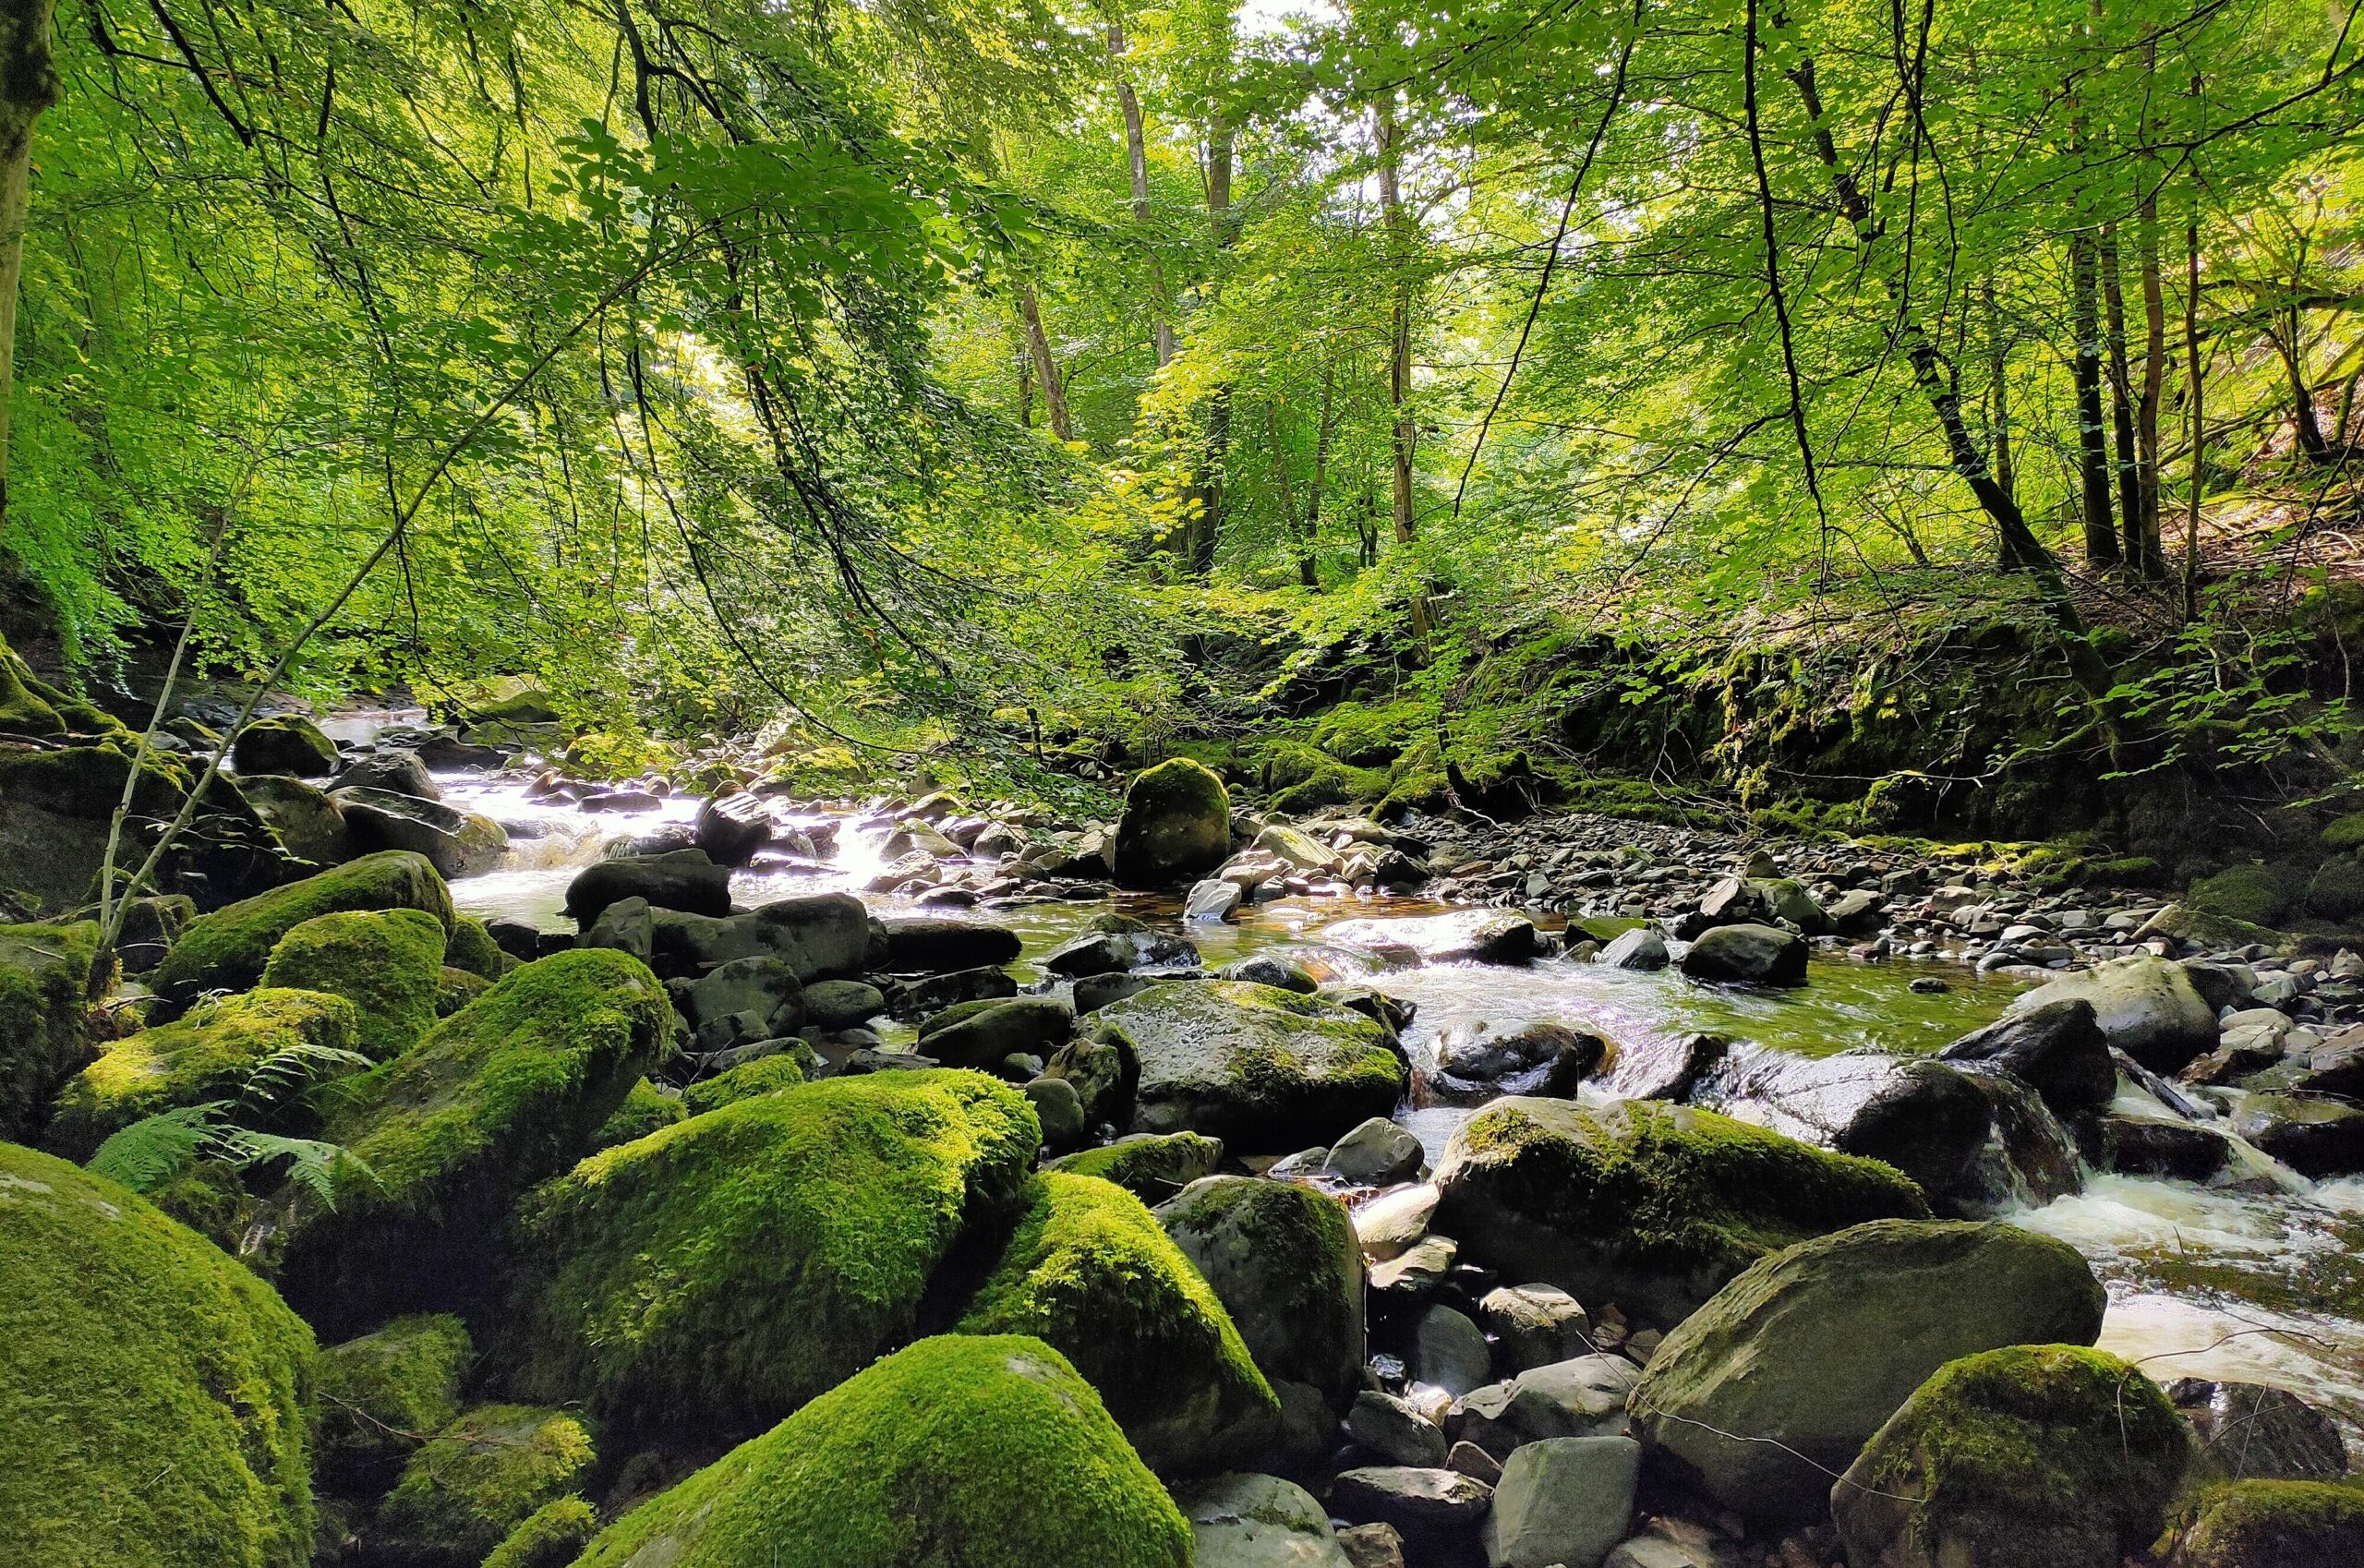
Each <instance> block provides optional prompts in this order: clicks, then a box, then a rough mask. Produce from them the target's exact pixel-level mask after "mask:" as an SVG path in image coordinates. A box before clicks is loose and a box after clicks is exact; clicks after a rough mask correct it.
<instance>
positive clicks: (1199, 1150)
mask: <svg viewBox="0 0 2364 1568" xmlns="http://www.w3.org/2000/svg"><path fill="white" fill-rule="evenodd" d="M1222 1161H1223V1145H1222V1144H1221V1143H1218V1142H1217V1141H1215V1140H1213V1139H1212V1138H1201V1137H1200V1136H1199V1135H1198V1134H1197V1133H1195V1132H1171V1133H1148V1132H1136V1133H1130V1134H1128V1135H1127V1136H1125V1137H1123V1138H1120V1139H1118V1140H1116V1142H1114V1143H1110V1144H1106V1145H1104V1146H1102V1147H1101V1148H1098V1149H1086V1150H1083V1151H1081V1152H1079V1153H1074V1154H1068V1155H1065V1156H1063V1157H1061V1158H1059V1159H1056V1160H1053V1161H1052V1162H1051V1163H1050V1164H1048V1165H1046V1166H1044V1167H1043V1168H1044V1169H1046V1170H1060V1171H1073V1172H1075V1173H1076V1174H1077V1175H1078V1176H1099V1177H1102V1178H1103V1179H1104V1180H1107V1181H1113V1182H1115V1183H1116V1185H1117V1186H1118V1187H1121V1188H1124V1189H1125V1190H1126V1191H1128V1192H1129V1193H1131V1194H1132V1195H1133V1196H1134V1197H1136V1198H1138V1199H1140V1200H1141V1201H1142V1202H1144V1203H1152V1204H1154V1203H1163V1202H1164V1201H1165V1200H1167V1199H1169V1198H1172V1197H1173V1196H1174V1195H1175V1194H1176V1193H1177V1192H1179V1191H1181V1190H1182V1189H1183V1188H1186V1187H1188V1186H1189V1185H1190V1184H1191V1183H1192V1182H1194V1181H1197V1180H1198V1179H1199V1178H1200V1177H1201V1176H1212V1175H1213V1174H1214V1169H1215V1166H1216V1165H1218V1164H1221V1163H1222ZM1235 1316H1236V1314H1235Z"/></svg>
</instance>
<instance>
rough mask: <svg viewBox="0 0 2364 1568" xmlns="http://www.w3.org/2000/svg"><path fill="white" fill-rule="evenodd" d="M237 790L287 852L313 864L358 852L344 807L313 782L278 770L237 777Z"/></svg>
mask: <svg viewBox="0 0 2364 1568" xmlns="http://www.w3.org/2000/svg"><path fill="white" fill-rule="evenodd" d="M238 792H239V793H240V794H242V795H244V796H245V797H246V798H247V804H248V805H251V806H252V807H254V810H255V814H256V815H258V816H259V817H261V818H262V820H263V821H264V822H265V823H266V824H267V825H269V826H270V828H271V832H272V833H274V834H276V835H277V836H278V838H279V841H280V842H281V843H282V844H284V845H285V846H286V847H287V852H288V853H289V854H291V855H294V856H295V857H296V858H297V859H299V860H307V861H310V862H313V863H314V864H316V865H323V866H329V865H342V864H343V863H344V862H346V861H349V860H351V859H353V857H354V856H356V855H357V854H359V853H360V852H361V848H360V846H359V844H358V843H356V841H355V839H354V837H353V830H352V829H351V828H350V827H347V826H345V823H344V808H343V807H342V806H340V805H338V804H337V803H336V802H334V801H333V800H332V799H330V798H329V793H328V791H327V790H323V789H321V788H320V786H319V785H317V784H308V783H306V782H305V781H304V780H303V779H301V778H295V777H293V776H291V775H287V774H281V773H266V774H261V775H259V776H257V777H254V778H240V779H239V780H238Z"/></svg>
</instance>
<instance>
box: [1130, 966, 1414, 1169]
mask: <svg viewBox="0 0 2364 1568" xmlns="http://www.w3.org/2000/svg"><path fill="white" fill-rule="evenodd" d="M1094 1019H1095V1026H1096V1028H1097V1029H1098V1030H1099V1031H1101V1032H1102V1033H1103V1034H1104V1035H1106V1034H1107V1033H1108V1031H1115V1033H1116V1035H1120V1036H1121V1037H1122V1039H1123V1041H1124V1043H1126V1044H1127V1045H1128V1046H1129V1047H1130V1049H1131V1050H1132V1052H1133V1054H1134V1056H1135V1057H1136V1059H1138V1060H1139V1061H1140V1082H1139V1085H1138V1087H1137V1088H1136V1090H1135V1092H1134V1123H1133V1125H1134V1127H1135V1128H1136V1129H1137V1130H1139V1131H1141V1132H1183V1131H1188V1132H1198V1133H1203V1134H1206V1135H1207V1136H1209V1137H1211V1138H1219V1139H1222V1140H1224V1143H1225V1144H1226V1145H1227V1146H1229V1147H1231V1148H1234V1149H1238V1150H1245V1151H1248V1152H1260V1151H1294V1150H1297V1149H1303V1148H1306V1147H1308V1146H1309V1145H1312V1144H1317V1143H1320V1144H1326V1143H1329V1142H1330V1141H1332V1140H1334V1139H1336V1138H1337V1137H1338V1136H1339V1135H1340V1134H1341V1133H1344V1132H1345V1131H1346V1130H1347V1129H1348V1128H1353V1127H1355V1126H1357V1125H1358V1124H1360V1123H1362V1122H1365V1121H1368V1120H1369V1119H1370V1118H1371V1117H1372V1116H1386V1115H1388V1114H1389V1113H1390V1112H1392V1111H1393V1110H1394V1108H1395V1103H1396V1101H1397V1100H1399V1099H1401V1098H1402V1097H1403V1093H1404V1087H1405V1082H1406V1080H1408V1079H1409V1077H1410V1072H1409V1069H1408V1068H1407V1067H1405V1062H1404V1058H1403V1056H1402V1055H1401V1054H1400V1053H1399V1051H1398V1050H1397V1048H1396V1046H1395V1045H1394V1043H1393V1041H1392V1040H1391V1039H1390V1037H1389V1034H1388V1031H1387V1030H1386V1029H1385V1028H1384V1027H1383V1026H1381V1024H1379V1023H1377V1022H1375V1021H1374V1020H1372V1019H1369V1018H1368V1017H1365V1016H1364V1015H1363V1014H1361V1013H1358V1012H1356V1011H1354V1010H1353V1009H1352V1008H1349V1007H1341V1006H1339V1005H1337V1004H1335V1003H1333V1002H1327V1001H1323V1000H1322V999H1321V998H1320V997H1317V996H1307V995H1299V994H1297V993H1296V992H1293V991H1284V990H1281V989H1280V988H1279V987H1277V986H1272V985H1259V984H1256V983H1253V982H1249V981H1233V980H1187V981H1173V982H1168V983H1165V984H1163V985H1152V986H1151V987H1149V988H1148V989H1147V990H1145V991H1141V992H1139V993H1137V994H1135V995H1131V996H1128V997H1126V998H1125V999H1124V1000H1123V1001H1120V1002H1116V1003H1113V1004H1111V1005H1110V1006H1108V1007H1103V1008H1101V1009H1100V1011H1099V1012H1098V1013H1097V1014H1095V1015H1094Z"/></svg>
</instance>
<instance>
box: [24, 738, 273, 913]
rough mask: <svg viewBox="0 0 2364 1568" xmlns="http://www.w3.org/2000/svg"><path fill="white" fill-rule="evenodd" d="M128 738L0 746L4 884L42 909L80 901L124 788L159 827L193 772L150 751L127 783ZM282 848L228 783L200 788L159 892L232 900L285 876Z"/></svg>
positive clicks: (87, 892)
mask: <svg viewBox="0 0 2364 1568" xmlns="http://www.w3.org/2000/svg"><path fill="white" fill-rule="evenodd" d="M136 749H137V743H136V742H134V741H133V740H132V738H131V737H129V736H128V735H123V736H120V737H118V738H115V739H112V740H106V741H100V742H91V743H87V744H85V743H77V744H73V745H67V746H53V747H41V748H33V747H28V746H24V745H21V744H18V745H0V865H5V866H6V867H7V868H8V875H7V883H8V886H10V887H18V888H22V889H24V890H26V891H28V892H30V893H31V894H33V895H34V897H35V898H36V899H38V900H39V902H40V905H41V907H42V908H44V909H55V908H71V907H75V906H78V905H81V904H85V903H88V902H89V901H90V899H92V898H93V897H95V895H96V892H97V887H98V876H99V862H100V861H101V860H102V859H103V857H104V856H105V853H106V848H107V838H108V834H109V831H110V828H111V826H112V822H111V819H112V817H113V815H114V813H115V806H116V804H117V803H118V802H121V801H122V800H123V798H124V794H125V789H126V786H127V785H131V786H132V787H131V790H130V795H131V810H132V811H133V813H134V814H137V815H139V816H140V817H143V818H148V819H153V820H169V819H171V818H172V817H173V816H174V815H175V814H176V813H178V811H179V810H180V808H181V805H182V803H183V802H186V801H187V798H188V791H189V790H190V788H191V787H192V785H194V783H195V782H196V775H195V774H194V772H193V771H192V769H191V768H190V767H189V766H188V765H187V764H186V763H185V762H183V761H181V760H179V759H177V758H175V757H173V756H170V755H165V754H151V755H150V757H149V758H148V760H147V761H146V762H145V763H144V764H142V765H141V766H140V767H139V778H138V781H137V783H136V784H133V780H132V754H133V752H134V751H135V750H136ZM289 869H290V866H289V862H288V860H287V857H286V853H285V851H284V850H283V849H282V848H281V846H280V843H279V840H278V839H277V838H275V837H274V836H273V835H272V833H271V829H270V828H268V827H266V826H264V825H263V821H262V818H261V817H259V815H257V814H256V813H255V810H254V808H253V807H252V806H250V805H248V804H247V800H246V797H245V796H244V795H243V794H241V793H240V792H239V790H238V786H237V784H236V782H235V780H233V779H231V778H226V777H223V778H214V779H213V780H212V781H211V782H210V783H208V784H207V785H206V787H205V791H204V794H203V797H202V799H201V800H200V802H199V812H198V814H197V815H196V816H195V818H194V819H193V820H192V821H191V823H190V826H189V828H188V830H187V832H185V833H183V834H182V835H181V836H180V837H179V838H177V839H175V843H174V847H173V849H172V850H171V851H170V852H169V853H167V854H166V855H165V857H164V859H163V864H162V865H161V866H160V867H159V868H158V882H159V885H160V887H162V889H163V891H166V892H175V891H187V892H193V893H196V894H198V895H199V897H201V898H207V899H216V900H219V899H233V898H236V897H238V896H240V895H241V894H244V893H247V892H251V891H256V890H259V889H261V888H266V887H272V886H274V885H276V884H278V883H280V882H283V881H284V880H285V879H286V877H287V874H288V872H289Z"/></svg>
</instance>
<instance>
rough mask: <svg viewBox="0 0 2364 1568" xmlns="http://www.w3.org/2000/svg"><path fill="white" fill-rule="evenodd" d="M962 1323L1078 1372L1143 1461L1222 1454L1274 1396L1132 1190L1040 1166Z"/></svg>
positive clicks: (1254, 1424)
mask: <svg viewBox="0 0 2364 1568" xmlns="http://www.w3.org/2000/svg"><path fill="white" fill-rule="evenodd" d="M959 1332H960V1333H978V1334H995V1333H1022V1334H1031V1335H1033V1336H1034V1337H1035V1338H1037V1339H1039V1340H1041V1341H1043V1343H1044V1344H1046V1345H1050V1346H1051V1347H1052V1348H1053V1349H1054V1350H1056V1351H1058V1352H1059V1353H1060V1354H1061V1355H1063V1356H1065V1357H1067V1359H1068V1360H1069V1361H1070V1362H1072V1363H1073V1364H1074V1366H1075V1369H1076V1370H1077V1371H1079V1372H1081V1373H1082V1374H1083V1376H1084V1378H1085V1380H1086V1381H1089V1382H1090V1383H1091V1384H1092V1387H1094V1388H1096V1389H1098V1390H1099V1391H1100V1397H1101V1399H1102V1400H1103V1401H1104V1402H1105V1403H1106V1405H1107V1406H1108V1413H1109V1414H1110V1415H1112V1416H1114V1417H1116V1423H1117V1425H1119V1426H1121V1427H1123V1428H1124V1429H1125V1436H1126V1437H1127V1438H1128V1439H1129V1440H1130V1441H1131V1442H1132V1444H1133V1447H1134V1448H1135V1449H1137V1450H1139V1451H1140V1455H1141V1457H1142V1458H1143V1459H1144V1460H1146V1461H1147V1462H1148V1463H1149V1465H1151V1467H1152V1468H1153V1469H1157V1470H1186V1471H1188V1470H1203V1469H1209V1468H1220V1467H1221V1466H1222V1463H1223V1462H1224V1460H1225V1459H1226V1458H1231V1457H1245V1456H1246V1455H1247V1454H1248V1453H1252V1451H1253V1450H1252V1445H1253V1443H1254V1441H1255V1440H1256V1439H1258V1438H1260V1437H1261V1436H1262V1435H1263V1434H1264V1431H1265V1429H1267V1427H1268V1426H1269V1425H1270V1424H1271V1423H1272V1422H1273V1421H1274V1420H1276V1419H1277V1418H1278V1417H1279V1414H1280V1406H1279V1404H1278V1403H1277V1401H1276V1400H1275V1399H1274V1398H1273V1395H1272V1387H1271V1385H1270V1384H1268V1383H1267V1382H1265V1381H1264V1375H1263V1374H1262V1373H1261V1372H1260V1371H1258V1370H1257V1369H1256V1363H1255V1362H1254V1360H1253V1359H1252V1358H1250V1357H1249V1356H1248V1346H1247V1345H1245V1344H1243V1343H1241V1341H1240V1337H1239V1331H1238V1330H1237V1329H1236V1328H1235V1327H1233V1326H1232V1321H1231V1316H1230V1314H1229V1313H1227V1312H1225V1311H1224V1308H1223V1303H1222V1302H1220V1301H1218V1300H1216V1299H1215V1294H1214V1292H1213V1291H1212V1289H1210V1288H1209V1287H1208V1285H1207V1282H1206V1281H1205V1280H1203V1279H1200V1277H1199V1273H1198V1271H1197V1270H1195V1269H1193V1268H1192V1267H1191V1266H1190V1263H1189V1260H1188V1259H1186V1258H1184V1257H1183V1256H1182V1254H1181V1252H1180V1251H1179V1250H1178V1249H1176V1247H1175V1245H1174V1243H1173V1242H1172V1241H1170V1240H1168V1239H1167V1238H1166V1235H1165V1232H1164V1230H1163V1229H1161V1228H1160V1227H1159V1225H1158V1223H1157V1221H1156V1219H1155V1218H1154V1217H1153V1216H1152V1214H1151V1213H1150V1212H1149V1210H1148V1209H1147V1208H1145V1207H1144V1206H1143V1205H1142V1203H1141V1200H1140V1199H1138V1198H1136V1197H1134V1196H1133V1195H1132V1194H1131V1193H1129V1192H1127V1191H1126V1190H1125V1189H1124V1188H1121V1187H1118V1186H1116V1184H1115V1183H1113V1182H1106V1181H1103V1180H1101V1179H1100V1178H1098V1177H1097V1176H1074V1175H1070V1174H1067V1173H1066V1172H1059V1171H1053V1172H1047V1173H1045V1174H1043V1176H1038V1177H1036V1178H1035V1180H1034V1182H1033V1184H1032V1188H1031V1201H1030V1202H1029V1204H1028V1207H1027V1210H1026V1212H1025V1213H1024V1214H1023V1215H1021V1216H1020V1217H1019V1222H1018V1229H1017V1231H1016V1233H1015V1234H1013V1235H1012V1236H1011V1237H1010V1240H1009V1245H1008V1247H1007V1248H1006V1249H1005V1250H1004V1251H1003V1253H1002V1259H1001V1262H1000V1263H999V1265H997V1266H996V1267H995V1270H994V1272H993V1273H992V1274H991V1276H989V1277H988V1278H987V1279H986V1281H985V1284H984V1286H983V1288H982V1289H981V1290H979V1291H978V1293H977V1296H976V1298H975V1299H974V1300H973V1301H971V1303H970V1306H969V1311H968V1314H967V1316H965V1317H963V1318H962V1319H961V1320H960V1326H959Z"/></svg>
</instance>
